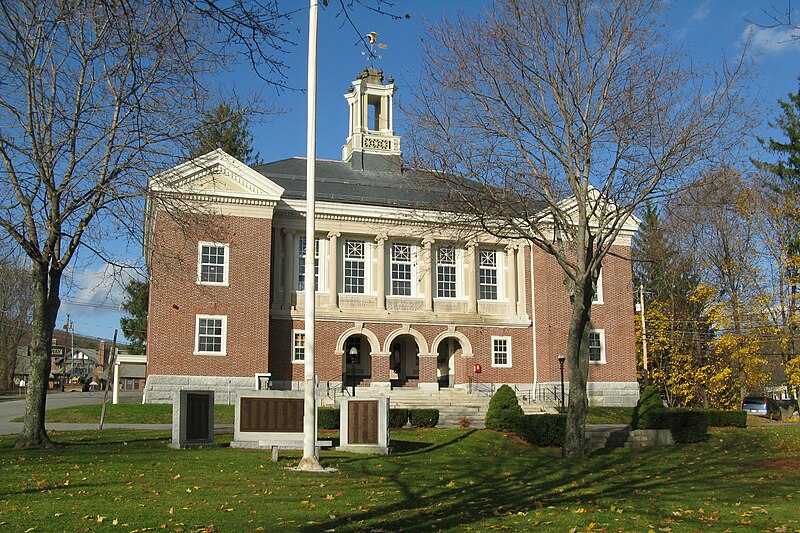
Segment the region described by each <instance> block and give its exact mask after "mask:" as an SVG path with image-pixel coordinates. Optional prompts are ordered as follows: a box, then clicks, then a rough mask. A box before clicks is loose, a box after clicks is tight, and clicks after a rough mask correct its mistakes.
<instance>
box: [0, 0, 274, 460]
mask: <svg viewBox="0 0 800 533" xmlns="http://www.w3.org/2000/svg"><path fill="white" fill-rule="evenodd" d="M227 5H230V6H232V7H230V8H223V7H220V6H219V5H218V4H217V3H215V2H212V1H207V2H202V1H200V2H194V1H189V0H163V1H158V0H157V1H145V0H119V1H113V2H108V1H104V0H54V1H52V2H36V1H34V0H16V1H7V0H0V123H2V124H3V129H2V130H0V161H2V165H3V167H2V168H3V170H2V187H1V188H0V228H2V229H3V231H4V232H5V233H6V234H7V235H8V237H9V238H10V239H11V240H12V241H13V242H15V243H16V244H17V245H18V246H19V247H20V248H21V249H22V250H23V251H24V252H25V254H26V255H27V258H28V261H29V264H30V268H31V274H32V278H31V279H32V283H33V295H34V303H33V312H32V339H31V374H30V382H29V385H30V387H29V390H28V396H27V399H26V408H25V424H24V428H23V431H22V433H21V434H20V436H19V438H18V440H17V446H18V447H31V446H50V445H51V443H50V440H49V438H48V436H47V433H46V431H45V427H44V414H45V402H46V394H47V383H48V374H49V371H50V368H49V367H50V364H49V362H50V355H49V353H50V344H51V340H52V334H53V328H54V326H55V321H56V317H57V314H58V309H59V306H60V303H61V302H60V298H59V295H60V290H61V284H62V278H63V276H64V272H65V269H66V268H67V267H68V265H69V264H70V262H71V261H73V260H74V259H75V257H76V256H77V254H78V252H79V250H81V249H83V250H84V251H92V252H94V253H98V254H100V255H101V257H103V258H107V257H108V250H107V248H105V247H104V240H105V239H106V238H107V235H108V234H109V233H111V232H119V231H120V230H121V229H122V228H131V227H138V224H137V223H135V222H134V223H132V220H134V221H135V220H137V219H139V220H140V219H141V216H140V213H141V211H140V208H141V202H142V200H141V198H142V196H141V192H142V191H143V190H144V188H143V184H144V183H145V180H146V177H147V176H148V175H151V174H154V173H155V171H156V169H163V168H167V167H168V166H170V165H172V164H174V157H175V156H178V157H179V156H180V155H181V154H182V150H180V148H179V142H178V141H179V140H180V139H183V138H185V137H186V135H187V134H188V133H189V132H190V131H191V130H192V128H193V126H194V124H195V122H196V119H197V117H198V116H200V115H201V114H202V113H203V111H204V108H203V106H204V104H205V103H206V102H210V103H211V104H212V105H213V103H214V99H213V94H212V92H211V91H210V85H211V82H212V77H211V74H213V73H214V72H215V71H216V70H217V69H219V68H220V67H221V66H222V65H223V64H225V63H226V62H227V61H228V60H229V59H230V58H231V57H232V56H233V55H234V54H235V53H236V52H237V50H238V51H241V50H240V49H239V48H237V46H240V47H244V52H245V57H247V58H248V59H250V60H251V61H252V62H253V63H254V64H255V65H256V66H259V65H260V66H262V67H266V69H267V74H266V75H268V73H269V72H271V70H270V69H279V68H280V62H279V61H277V60H275V59H274V55H273V54H275V53H276V51H275V48H273V46H277V45H279V44H280V43H281V42H283V41H282V40H281V39H282V38H281V36H280V32H279V26H278V21H279V16H278V14H277V11H276V9H275V8H276V2H274V1H271V0H270V1H266V0H265V1H260V2H259V1H255V2H232V3H230V4H227V3H226V6H227ZM276 40H277V41H276ZM278 83H280V81H278ZM126 217H127V218H126Z"/></svg>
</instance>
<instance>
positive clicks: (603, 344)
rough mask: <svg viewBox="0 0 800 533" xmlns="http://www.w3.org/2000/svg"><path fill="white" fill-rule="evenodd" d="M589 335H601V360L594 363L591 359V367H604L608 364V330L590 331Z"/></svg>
mask: <svg viewBox="0 0 800 533" xmlns="http://www.w3.org/2000/svg"><path fill="white" fill-rule="evenodd" d="M589 333H597V334H599V335H600V360H599V361H592V360H591V359H589V364H591V365H604V364H606V330H604V329H590V330H589Z"/></svg>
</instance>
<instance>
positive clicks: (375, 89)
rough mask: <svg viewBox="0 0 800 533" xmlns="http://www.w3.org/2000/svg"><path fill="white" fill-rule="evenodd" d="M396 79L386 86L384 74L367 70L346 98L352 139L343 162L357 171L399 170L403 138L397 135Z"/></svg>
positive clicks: (362, 72) (349, 137) (343, 156)
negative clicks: (394, 105)
mask: <svg viewBox="0 0 800 533" xmlns="http://www.w3.org/2000/svg"><path fill="white" fill-rule="evenodd" d="M394 91H395V85H394V79H393V78H389V83H388V84H386V85H384V83H383V71H382V70H377V69H374V68H372V67H369V68H364V70H363V71H361V72H359V73H358V75H357V76H356V80H355V81H353V83H352V85H351V86H350V90H349V92H348V93H347V94H345V95H344V98H345V100H347V103H348V104H349V106H350V122H349V127H350V131H349V135H348V137H347V142H345V145H344V146H343V147H342V160H343V161H346V162H349V163H350V164H351V165H352V166H353V168H354V169H356V170H365V169H366V170H393V169H399V167H400V137H399V136H397V135H395V134H394V125H393V120H394V109H393V107H392V97H393V96H394Z"/></svg>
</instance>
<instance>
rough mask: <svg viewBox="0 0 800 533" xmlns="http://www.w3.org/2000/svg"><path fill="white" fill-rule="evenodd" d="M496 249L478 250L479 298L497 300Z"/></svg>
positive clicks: (497, 262)
mask: <svg viewBox="0 0 800 533" xmlns="http://www.w3.org/2000/svg"><path fill="white" fill-rule="evenodd" d="M497 256H498V252H497V250H487V249H484V248H481V249H479V250H478V261H479V266H478V285H479V287H478V297H479V298H480V299H481V300H497V298H498V293H499V289H498V288H499V286H500V285H499V281H498V279H499V277H498V274H497V271H498V264H499V261H498V257H497Z"/></svg>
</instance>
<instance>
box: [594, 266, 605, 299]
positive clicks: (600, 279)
mask: <svg viewBox="0 0 800 533" xmlns="http://www.w3.org/2000/svg"><path fill="white" fill-rule="evenodd" d="M594 298H596V299H593V300H592V305H601V304H602V303H603V269H602V268H601V269H600V274H598V275H597V290H596V291H595V293H594Z"/></svg>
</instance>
